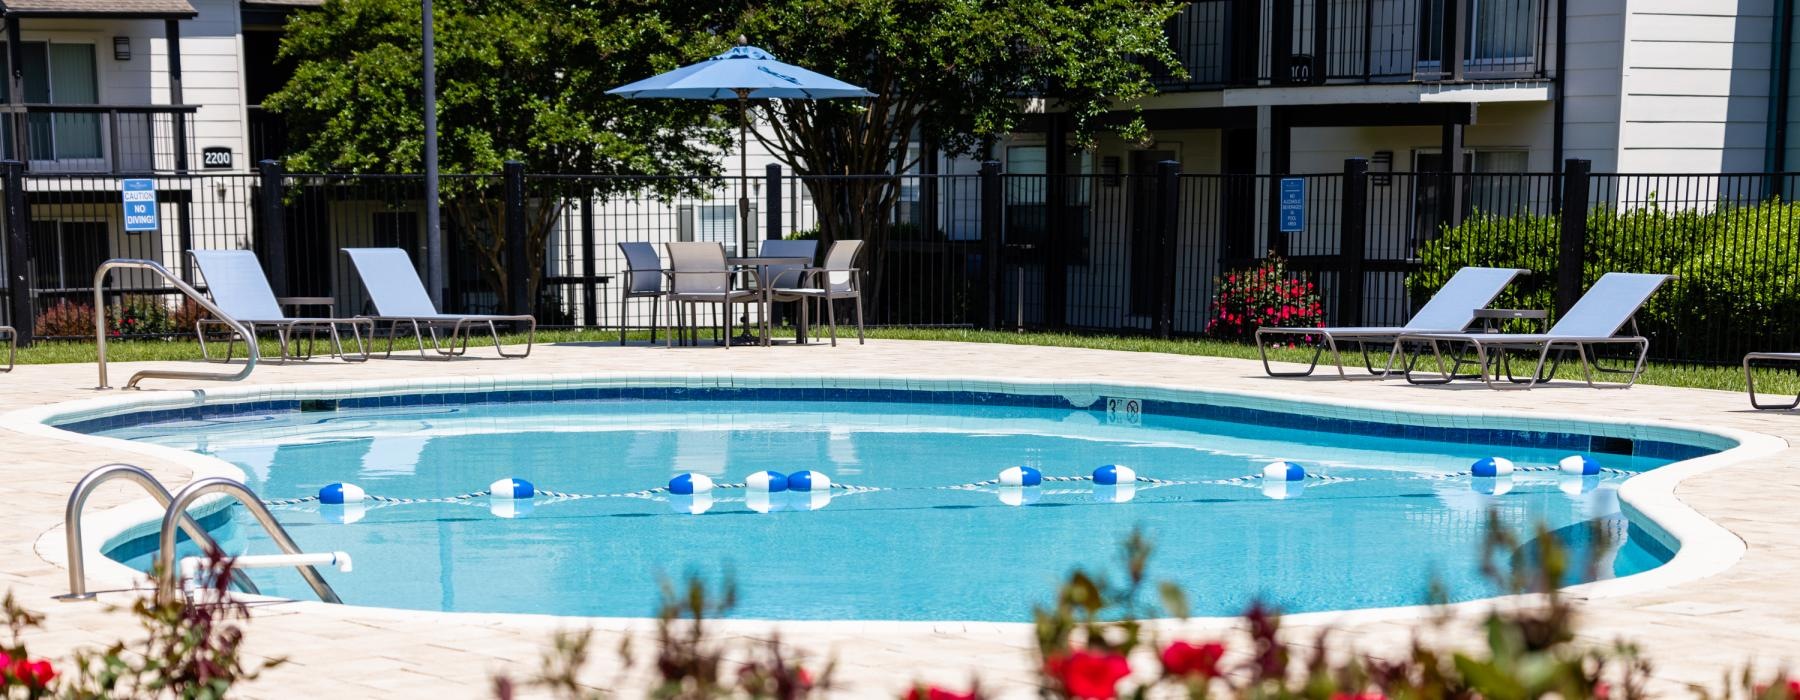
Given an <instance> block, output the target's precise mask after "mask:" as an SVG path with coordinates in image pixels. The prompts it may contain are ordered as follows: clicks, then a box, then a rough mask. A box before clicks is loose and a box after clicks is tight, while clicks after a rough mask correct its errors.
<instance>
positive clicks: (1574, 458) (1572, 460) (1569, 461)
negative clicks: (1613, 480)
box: [1556, 455, 1600, 476]
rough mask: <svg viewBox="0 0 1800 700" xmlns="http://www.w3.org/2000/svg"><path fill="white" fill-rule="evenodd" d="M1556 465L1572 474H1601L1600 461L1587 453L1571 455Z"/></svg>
mask: <svg viewBox="0 0 1800 700" xmlns="http://www.w3.org/2000/svg"><path fill="white" fill-rule="evenodd" d="M1556 466H1557V467H1558V468H1560V469H1562V473H1564V474H1568V475H1571V476H1599V474H1600V463H1599V462H1596V461H1594V460H1593V459H1592V458H1590V457H1588V456H1587V455H1569V456H1567V457H1564V458H1562V461H1560V462H1557V463H1556Z"/></svg>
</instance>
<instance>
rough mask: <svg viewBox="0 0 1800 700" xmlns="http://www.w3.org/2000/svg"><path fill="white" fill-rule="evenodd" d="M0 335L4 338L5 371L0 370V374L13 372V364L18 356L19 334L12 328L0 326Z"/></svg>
mask: <svg viewBox="0 0 1800 700" xmlns="http://www.w3.org/2000/svg"><path fill="white" fill-rule="evenodd" d="M0 334H3V335H5V336H6V369H3V370H0V372H11V371H13V362H14V361H15V360H17V359H18V355H19V332H18V331H15V330H13V327H12V326H0Z"/></svg>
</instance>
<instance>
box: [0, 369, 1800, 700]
mask: <svg viewBox="0 0 1800 700" xmlns="http://www.w3.org/2000/svg"><path fill="white" fill-rule="evenodd" d="M491 353H492V350H491V349H490V350H487V351H485V352H484V353H483V355H482V356H478V357H475V358H470V359H461V360H455V361H449V362H440V361H423V360H418V359H400V358H396V359H392V360H385V361H383V360H376V361H372V362H370V363H368V364H366V365H347V364H342V363H338V362H335V361H323V360H315V361H313V362H311V363H308V364H303V365H289V366H280V365H273V364H270V365H265V366H264V367H260V368H258V369H257V371H256V373H255V375H254V376H253V377H252V378H251V379H250V380H249V381H250V382H253V383H257V384H266V383H294V382H309V383H310V382H321V381H332V380H363V379H372V378H382V379H387V378H402V377H484V376H486V377H491V376H505V375H509V374H523V373H529V374H546V373H571V374H573V373H580V374H594V373H603V374H604V373H617V374H641V373H660V372H681V373H734V372H756V373H780V372H799V373H805V374H820V373H829V374H834V375H842V376H869V375H897V376H920V377H929V376H941V375H956V376H985V377H993V378H995V379H1010V378H1020V379H1038V380H1055V381H1067V382H1077V381H1097V382H1106V381H1112V382H1122V383H1132V384H1148V385H1160V386H1169V387H1176V388H1197V389H1209V390H1225V391H1232V390H1238V391H1250V392H1262V393H1283V394H1288V395H1291V396H1294V397H1297V398H1300V397H1304V398H1316V399H1322V400H1333V399H1336V400H1343V401H1355V402H1360V403H1368V402H1381V403H1387V404H1390V405H1392V406H1395V407H1397V408H1405V409H1409V410H1426V411H1429V410H1436V409H1445V410H1467V409H1483V410H1486V409H1504V410H1508V411H1513V412H1520V413H1529V414H1531V415H1533V416H1534V417H1545V418H1554V417H1556V416H1574V417H1582V418H1595V417H1604V418H1612V419H1629V420H1645V421H1673V422H1677V423H1682V424H1687V425H1695V426H1710V427H1718V428H1729V429H1735V430H1743V431H1752V432H1757V433H1763V434H1767V435H1772V436H1775V437H1778V438H1780V439H1781V440H1783V441H1786V442H1787V443H1789V444H1791V442H1792V441H1793V440H1794V439H1795V438H1796V437H1800V415H1793V414H1788V413H1773V414H1770V413H1757V412H1753V411H1750V410H1749V408H1748V405H1747V404H1746V402H1745V401H1744V399H1743V397H1742V395H1740V394H1731V393H1724V392H1710V391H1698V390H1686V389H1669V388H1663V387H1651V386H1640V387H1636V388H1633V389H1630V390H1628V391H1596V390H1590V389H1586V388H1577V387H1575V386H1573V385H1561V386H1556V385H1553V386H1549V387H1545V388H1540V389H1537V390H1533V391H1529V392H1505V393H1502V392H1491V391H1487V390H1485V389H1479V388H1475V387H1474V386H1472V385H1470V386H1461V385H1459V386H1451V387H1429V388H1428V387H1414V386H1407V385H1405V384H1403V383H1399V382H1342V381H1337V380H1325V379H1318V380H1311V379H1309V380H1274V379H1269V378H1266V377H1264V376H1262V373H1261V368H1260V367H1259V366H1258V365H1257V364H1256V363H1253V362H1247V361H1240V360H1227V359H1214V358H1201V357H1187V356H1171V355H1154V354H1141V353H1122V352H1110V351H1098V350H1079V349H1065V348H1043V347H1029V346H1007V345H974V344H959V343H924V342H907V341H871V342H870V343H869V344H867V345H865V346H857V345H855V344H854V343H851V344H847V345H842V346H840V347H837V348H830V347H823V346H811V347H793V346H781V347H775V348H754V347H746V348H733V349H730V350H724V349H719V348H686V349H683V348H677V349H665V348H662V347H644V346H634V347H627V348H619V347H615V346H604V345H593V346H589V345H579V344H572V345H560V346H547V347H540V348H538V349H537V350H536V351H535V352H534V353H533V355H532V356H531V357H530V358H529V359H526V360H507V361H500V360H495V359H492V358H491ZM162 364H163V365H165V366H166V365H167V364H168V363H162ZM143 366H146V365H134V364H126V365H114V366H113V371H114V373H115V374H114V380H113V382H114V383H115V384H122V383H123V379H124V377H126V376H127V375H128V374H129V373H130V372H132V371H135V370H137V369H140V368H142V367H143ZM94 383H95V370H94V366H93V365H92V364H82V365H54V366H23V367H20V368H19V369H18V370H17V371H15V372H13V373H12V374H9V375H0V400H3V401H4V405H5V406H7V407H9V408H12V409H17V408H24V407H30V406H41V405H45V404H49V403H54V402H61V401H69V400H76V399H84V398H93V397H95V396H96V395H98V392H95V391H94V390H92V389H91V388H90V387H92V386H93V385H94ZM216 386H218V385H216V384H215V385H206V384H202V383H195V382H170V381H162V382H158V381H154V380H151V381H147V382H146V389H148V390H150V391H175V390H180V391H192V390H195V389H206V388H211V387H216ZM0 454H4V455H6V457H7V459H6V462H5V465H6V466H5V470H6V475H7V479H8V483H9V484H10V486H11V488H12V490H13V493H14V495H13V496H11V497H9V498H8V499H7V503H8V507H7V508H6V509H5V510H4V511H3V512H0V531H3V532H4V533H5V534H6V535H7V537H5V538H4V539H0V555H3V556H0V561H4V562H5V564H4V566H0V579H3V580H4V583H5V585H6V586H7V587H9V588H11V589H12V590H13V591H14V593H15V594H16V595H17V596H18V597H19V599H20V600H21V601H22V602H23V603H24V604H25V605H26V606H28V607H30V608H33V609H36V610H39V611H41V612H44V613H46V614H47V615H48V622H47V627H46V629H44V630H42V631H40V632H38V633H35V634H34V635H32V636H31V637H29V643H30V644H31V646H32V648H33V650H34V651H36V652H38V653H40V654H44V653H53V654H63V653H66V652H68V651H69V650H70V649H72V648H74V647H76V646H84V645H85V646H95V647H98V646H102V645H104V644H105V643H107V642H109V641H111V640H114V639H119V638H123V637H130V636H132V635H135V634H136V628H135V623H134V621H133V620H131V619H130V618H129V617H128V616H127V615H125V614H124V613H122V612H118V611H114V610H111V608H113V607H114V606H118V605H123V604H125V603H126V602H127V601H129V597H128V596H129V595H131V594H130V593H128V592H115V593H109V594H106V595H103V596H102V599H101V602H100V603H85V604H72V603H71V604H64V603H58V602H56V601H53V600H52V596H54V595H57V594H59V593H62V592H64V591H66V590H67V572H66V571H65V570H64V569H63V568H61V567H60V566H58V565H56V564H53V563H51V562H52V561H59V560H60V558H61V556H60V554H59V553H54V550H55V549H57V548H59V547H60V543H61V534H60V533H61V530H60V528H61V522H62V515H63V514H62V510H63V503H64V500H65V499H66V498H67V496H68V492H69V490H70V488H71V487H72V486H73V484H74V483H75V481H76V480H77V479H78V478H80V476H81V475H82V474H84V473H86V472H87V471H89V470H91V469H93V468H95V467H97V466H100V465H102V464H106V463H109V462H116V461H127V462H132V463H136V464H140V465H143V466H145V467H147V468H149V469H151V470H152V471H153V472H154V473H156V474H157V475H158V476H159V477H160V478H162V479H163V480H165V481H166V482H168V483H170V484H171V485H179V484H180V483H182V482H184V481H185V480H186V479H187V478H188V477H189V475H190V471H189V470H188V469H187V468H185V467H183V466H181V465H179V464H177V463H175V462H173V461H170V460H164V459H156V458H149V457H146V456H144V455H141V454H135V453H130V452H125V451H121V450H117V449H111V448H107V447H103V446H97V445H92V444H80V443H76V442H72V441H53V440H45V439H42V438H39V437H35V436H26V435H22V434H20V433H17V432H13V431H9V430H0ZM1797 456H1800V453H1797V452H1795V451H1794V450H1792V449H1781V450H1780V451H1779V452H1778V453H1777V454H1774V455H1773V456H1767V457H1760V458H1756V459H1751V460H1747V461H1742V462H1740V463H1736V464H1731V465H1727V466H1723V467H1720V468H1717V469H1713V470H1711V471H1709V472H1706V473H1702V474H1698V475H1695V476H1692V477H1690V478H1687V479H1686V480H1685V481H1683V482H1682V483H1681V484H1680V485H1679V487H1678V488H1677V489H1676V490H1675V495H1676V496H1677V497H1679V498H1680V499H1681V500H1682V501H1684V502H1685V503H1687V504H1688V505H1690V506H1691V507H1692V508H1694V509H1695V510H1697V511H1699V512H1700V513H1701V514H1704V515H1705V516H1706V517H1708V518H1710V519H1712V520H1713V521H1715V522H1717V523H1719V524H1721V525H1723V526H1724V527H1725V528H1727V529H1729V530H1730V532H1731V533H1733V534H1735V535H1736V536H1737V537H1739V538H1741V539H1742V540H1743V542H1744V544H1745V546H1746V548H1747V549H1746V551H1745V553H1744V556H1743V557H1742V559H1740V560H1738V561H1737V562H1736V563H1735V564H1731V565H1730V566H1729V568H1726V569H1725V570H1724V571H1723V573H1719V574H1716V575H1711V576H1709V577H1706V578H1703V579H1700V580H1694V581H1689V582H1686V583H1681V584H1678V585H1675V586H1673V587H1666V588H1659V589H1656V590H1651V591H1644V592H1639V593H1633V594H1629V595H1619V596H1608V597H1604V598H1596V599H1593V600H1589V601H1587V602H1585V603H1584V605H1583V610H1584V613H1585V615H1586V621H1587V624H1586V625H1585V627H1584V630H1585V634H1586V636H1588V637H1589V638H1591V639H1592V640H1593V641H1596V642H1608V641H1611V640H1612V639H1614V638H1617V637H1625V638H1629V639H1632V640H1635V641H1636V642H1638V643H1640V644H1641V645H1642V647H1643V649H1644V651H1645V652H1646V654H1647V655H1649V656H1650V657H1651V658H1652V659H1653V660H1655V662H1656V670H1657V676H1658V679H1659V685H1658V688H1659V689H1661V690H1663V691H1667V692H1670V693H1673V692H1676V691H1677V690H1678V689H1680V688H1681V687H1682V684H1684V683H1687V682H1694V683H1704V684H1716V683H1717V682H1718V680H1719V679H1720V678H1721V676H1722V675H1723V672H1724V671H1725V670H1726V669H1728V668H1733V667H1736V666H1739V665H1741V664H1743V663H1744V662H1746V661H1751V660H1755V661H1756V662H1757V663H1758V666H1759V667H1762V668H1768V669H1773V668H1774V667H1776V666H1778V665H1780V664H1781V662H1783V661H1792V660H1800V587H1796V586H1795V585H1794V581H1796V580H1800V527H1796V526H1800V508H1797V507H1796V506H1795V505H1794V504H1795V503H1800V470H1797V469H1795V468H1794V464H1795V461H1796V457H1797ZM130 501H147V499H144V498H143V497H142V496H141V492H138V493H133V492H131V491H128V490H127V489H126V487H124V486H122V485H120V486H113V487H108V488H105V489H103V490H102V491H101V492H100V493H97V494H96V495H95V497H94V498H93V500H92V501H91V502H90V511H103V510H106V509H110V508H115V507H119V506H121V505H124V504H126V503H127V502H130ZM142 505H143V504H142V503H140V504H139V507H142ZM47 550H48V551H47ZM47 555H48V556H47ZM97 583H98V584H100V585H97V587H100V588H105V587H107V586H106V585H105V582H97ZM116 583H117V582H115V585H116ZM1051 593H1052V592H1051V591H1044V595H1045V596H1046V597H1047V596H1049V595H1050V594H1051ZM256 615H257V617H256V619H255V620H254V621H253V622H252V624H251V625H250V629H249V631H248V638H249V642H248V643H249V648H250V650H251V651H253V652H254V653H255V654H259V655H264V656H283V657H286V658H287V659H288V660H289V663H288V664H287V665H285V666H282V667H281V668H278V669H276V670H274V671H272V672H270V673H268V674H267V675H266V676H265V677H264V678H263V679H261V680H260V681H258V682H256V683H255V684H254V685H251V686H248V687H246V688H245V689H244V690H245V691H246V693H245V695H246V696H248V697H323V696H335V697H426V696H430V697H435V698H445V699H448V698H465V697H489V696H491V695H490V692H489V687H490V678H491V677H492V675H494V674H496V673H502V672H505V673H511V674H513V675H515V676H529V675H530V674H532V673H534V672H535V671H536V670H537V668H538V659H539V658H540V655H541V653H542V651H543V650H544V648H545V647H546V646H547V645H548V643H549V641H550V638H551V635H552V634H553V633H554V632H555V631H556V630H560V629H575V628H579V627H593V628H595V629H598V630H600V632H599V634H600V639H599V640H598V641H597V644H596V646H595V649H596V650H598V656H599V662H600V663H597V664H595V668H594V674H593V675H592V677H591V679H590V681H591V682H592V683H593V684H594V685H595V686H596V687H614V688H619V689H622V690H625V691H627V692H625V693H624V694H625V695H627V696H635V695H637V694H638V693H635V692H629V691H631V690H632V689H633V688H641V687H642V685H641V684H642V683H643V681H644V679H643V677H642V676H640V675H630V674H627V675H623V676H621V675H620V671H619V669H618V668H617V665H616V663H614V657H613V656H612V653H611V652H612V650H613V649H614V648H616V646H617V642H618V641H619V639H620V637H621V635H628V634H642V633H643V632H644V631H645V630H646V629H647V628H648V627H647V624H648V623H647V622H645V621H634V620H580V619H562V618H547V617H531V616H506V615H479V614H453V613H422V612H410V611H396V610H381V609H372V608H359V607H351V606H327V605H323V604H318V603H276V604H268V605H262V606H259V607H258V608H257V610H256ZM1305 621H1306V624H1305V625H1303V626H1301V627H1299V628H1297V631H1298V632H1300V633H1304V634H1309V635H1310V634H1311V633H1312V632H1311V630H1312V628H1314V627H1315V626H1316V625H1320V624H1329V625H1331V626H1333V627H1337V628H1341V629H1342V630H1343V631H1344V632H1345V633H1344V634H1341V635H1339V636H1338V642H1337V643H1338V644H1340V645H1351V644H1354V645H1355V646H1356V647H1358V648H1360V649H1368V650H1375V651H1377V652H1379V651H1381V650H1386V649H1397V648H1398V645H1400V644H1403V643H1404V642H1405V641H1406V640H1407V639H1408V638H1409V637H1410V635H1411V634H1412V633H1413V631H1414V630H1415V629H1417V628H1418V622H1417V617H1416V613H1415V612H1407V611H1399V612H1390V613H1380V612H1378V613H1352V614H1341V615H1339V614H1324V615H1311V616H1306V618H1305ZM1188 626H1189V627H1192V628H1194V630H1190V631H1189V633H1191V634H1209V633H1208V632H1204V631H1200V630H1205V629H1218V628H1219V627H1220V626H1221V623H1219V622H1216V621H1207V622H1195V623H1190V624H1189V625H1188ZM1456 629H1458V630H1466V628H1464V627H1459V628H1456ZM720 630H721V632H724V633H728V634H731V635H737V636H741V637H745V638H755V639H762V638H766V637H767V636H768V635H770V634H772V633H775V632H777V631H778V632H779V634H780V637H781V639H782V640H783V641H784V642H786V643H788V644H789V645H791V646H794V647H796V648H798V649H801V650H803V651H806V652H810V653H812V654H814V655H815V656H818V655H824V654H832V655H835V657H836V658H837V660H838V668H839V674H840V680H841V681H843V682H846V683H848V685H845V686H843V687H842V688H841V689H840V691H841V694H842V695H844V696H846V697H852V696H854V697H883V696H885V697H894V696H896V695H897V694H898V693H900V692H903V690H904V689H905V688H906V687H908V685H909V684H910V683H912V682H913V681H914V680H915V679H925V680H930V681H938V682H943V683H947V684H950V685H953V686H958V687H960V686H962V685H964V684H965V683H966V681H967V679H968V678H969V677H970V676H971V675H972V674H975V673H977V672H979V673H980V675H981V676H982V678H983V685H984V687H985V688H987V689H990V690H1003V691H1007V692H1004V693H1001V695H1003V696H1008V697H1029V696H1031V694H1032V689H1031V686H1030V685H1029V683H1030V681H1031V678H1032V674H1031V669H1030V664H1031V658H1030V654H1029V651H1030V646H1031V644H1032V641H1031V635H1030V632H1029V628H1028V627H1027V626H1025V625H1013V624H988V623H982V624H963V623H862V622H842V623H779V624H766V623H754V622H734V623H729V624H725V625H722V626H721V627H720ZM1454 634H1466V631H1459V632H1454ZM647 651H648V650H647V649H646V648H644V647H643V646H642V645H640V649H639V653H640V656H641V655H642V654H644V653H645V652H647Z"/></svg>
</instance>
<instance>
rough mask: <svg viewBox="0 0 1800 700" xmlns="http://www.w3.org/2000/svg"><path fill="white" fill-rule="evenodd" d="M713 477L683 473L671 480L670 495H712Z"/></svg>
mask: <svg viewBox="0 0 1800 700" xmlns="http://www.w3.org/2000/svg"><path fill="white" fill-rule="evenodd" d="M712 490H713V480H712V477H710V476H707V475H705V474H695V473H693V472H683V473H681V474H676V475H675V478H673V479H670V480H669V493H672V494H675V495H677V496H693V495H695V494H702V493H712Z"/></svg>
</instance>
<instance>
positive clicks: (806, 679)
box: [794, 667, 813, 688]
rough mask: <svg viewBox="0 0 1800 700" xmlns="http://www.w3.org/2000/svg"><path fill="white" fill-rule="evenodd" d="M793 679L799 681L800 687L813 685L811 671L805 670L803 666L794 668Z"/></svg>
mask: <svg viewBox="0 0 1800 700" xmlns="http://www.w3.org/2000/svg"><path fill="white" fill-rule="evenodd" d="M794 680H796V681H798V682H799V683H800V687H801V688H811V687H813V677H812V674H811V673H807V671H806V669H805V668H804V667H802V668H797V669H794Z"/></svg>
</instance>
